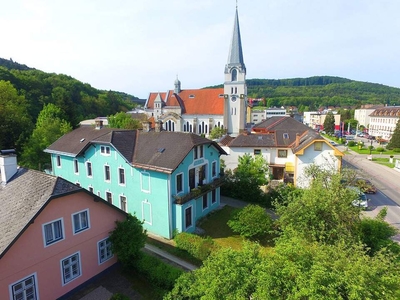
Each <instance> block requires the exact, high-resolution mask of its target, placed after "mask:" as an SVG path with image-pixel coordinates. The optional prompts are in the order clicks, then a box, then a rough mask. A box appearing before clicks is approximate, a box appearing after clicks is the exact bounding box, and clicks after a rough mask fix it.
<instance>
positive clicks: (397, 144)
mask: <svg viewBox="0 0 400 300" xmlns="http://www.w3.org/2000/svg"><path fill="white" fill-rule="evenodd" d="M386 148H388V149H395V148H398V149H400V119H399V120H398V121H397V124H396V128H395V129H394V132H393V134H392V138H391V139H390V141H389V143H388V145H387V146H386Z"/></svg>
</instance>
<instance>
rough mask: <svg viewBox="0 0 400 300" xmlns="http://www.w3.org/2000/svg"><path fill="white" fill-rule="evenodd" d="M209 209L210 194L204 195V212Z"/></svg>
mask: <svg viewBox="0 0 400 300" xmlns="http://www.w3.org/2000/svg"><path fill="white" fill-rule="evenodd" d="M207 207H208V194H204V195H203V210H205V209H206V208H207Z"/></svg>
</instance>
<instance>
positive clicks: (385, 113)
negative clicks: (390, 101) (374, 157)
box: [369, 106, 400, 140]
mask: <svg viewBox="0 0 400 300" xmlns="http://www.w3.org/2000/svg"><path fill="white" fill-rule="evenodd" d="M369 119H370V123H369V135H372V136H375V137H380V138H381V139H384V140H390V139H391V138H392V134H393V132H394V130H395V128H396V124H397V122H398V121H399V119H400V106H385V107H382V108H377V109H375V110H374V111H373V112H372V113H371V114H370V115H369Z"/></svg>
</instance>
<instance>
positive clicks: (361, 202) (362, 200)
mask: <svg viewBox="0 0 400 300" xmlns="http://www.w3.org/2000/svg"><path fill="white" fill-rule="evenodd" d="M348 188H349V189H351V190H354V191H355V192H356V193H357V195H358V197H357V199H354V200H353V201H352V202H351V204H352V205H353V206H355V207H360V208H363V209H366V208H368V202H369V201H370V199H368V198H367V196H366V195H365V194H364V193H363V192H362V191H361V190H360V188H359V187H355V186H349V187H348Z"/></svg>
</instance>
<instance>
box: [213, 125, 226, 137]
mask: <svg viewBox="0 0 400 300" xmlns="http://www.w3.org/2000/svg"><path fill="white" fill-rule="evenodd" d="M225 133H226V130H225V129H224V128H222V127H218V126H216V127H214V128H213V129H211V132H210V139H212V140H215V139H219V138H221V137H222V136H223V135H224V134H225Z"/></svg>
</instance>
